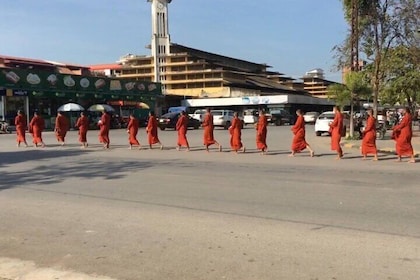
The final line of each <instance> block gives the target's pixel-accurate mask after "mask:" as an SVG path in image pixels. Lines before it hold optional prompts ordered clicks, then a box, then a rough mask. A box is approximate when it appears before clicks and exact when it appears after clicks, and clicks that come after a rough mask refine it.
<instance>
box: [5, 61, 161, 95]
mask: <svg viewBox="0 0 420 280" xmlns="http://www.w3.org/2000/svg"><path fill="white" fill-rule="evenodd" d="M0 88H8V89H17V90H29V91H38V92H44V91H46V92H69V93H79V94H83V93H91V94H101V93H103V94H116V95H124V94H127V95H142V94H146V95H161V94H162V88H161V84H160V83H152V82H144V81H136V80H127V79H117V78H109V77H96V76H80V75H66V74H58V73H51V72H47V71H41V70H34V69H18V68H0Z"/></svg>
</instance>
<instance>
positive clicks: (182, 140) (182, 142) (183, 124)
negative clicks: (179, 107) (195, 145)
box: [175, 111, 190, 151]
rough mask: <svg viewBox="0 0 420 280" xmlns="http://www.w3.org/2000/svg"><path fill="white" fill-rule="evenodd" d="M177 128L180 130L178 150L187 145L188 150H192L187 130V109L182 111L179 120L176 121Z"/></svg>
mask: <svg viewBox="0 0 420 280" xmlns="http://www.w3.org/2000/svg"><path fill="white" fill-rule="evenodd" d="M175 128H176V130H177V131H178V143H177V148H176V149H177V150H178V151H179V150H181V147H182V146H186V147H187V151H189V150H190V144H189V143H188V139H187V131H188V117H187V113H186V112H185V111H182V112H181V114H180V116H179V118H178V121H177V122H176V127H175Z"/></svg>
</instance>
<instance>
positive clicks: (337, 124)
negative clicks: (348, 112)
mask: <svg viewBox="0 0 420 280" xmlns="http://www.w3.org/2000/svg"><path fill="white" fill-rule="evenodd" d="M330 129H331V150H332V151H337V152H338V153H339V154H340V155H343V150H342V149H341V146H340V141H341V135H342V133H343V114H342V113H340V112H337V113H335V116H334V120H333V122H332V123H331V124H330Z"/></svg>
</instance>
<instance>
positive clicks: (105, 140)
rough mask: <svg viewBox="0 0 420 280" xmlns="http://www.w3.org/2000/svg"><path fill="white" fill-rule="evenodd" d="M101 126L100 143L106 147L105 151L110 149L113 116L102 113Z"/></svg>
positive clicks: (99, 123)
mask: <svg viewBox="0 0 420 280" xmlns="http://www.w3.org/2000/svg"><path fill="white" fill-rule="evenodd" d="M98 125H99V142H100V143H102V144H103V145H104V149H109V144H110V140H109V129H110V127H111V116H110V115H109V114H108V113H107V112H106V111H105V110H103V111H102V116H101V119H100V120H99V122H98Z"/></svg>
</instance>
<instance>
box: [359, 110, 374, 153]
mask: <svg viewBox="0 0 420 280" xmlns="http://www.w3.org/2000/svg"><path fill="white" fill-rule="evenodd" d="M367 114H368V119H367V121H366V126H365V130H364V131H363V140H362V155H363V159H364V160H365V159H366V156H367V155H368V154H373V160H375V161H377V160H378V151H377V149H376V119H375V117H374V116H373V110H372V109H369V110H367Z"/></svg>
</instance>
